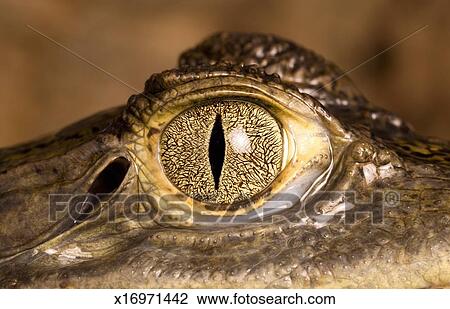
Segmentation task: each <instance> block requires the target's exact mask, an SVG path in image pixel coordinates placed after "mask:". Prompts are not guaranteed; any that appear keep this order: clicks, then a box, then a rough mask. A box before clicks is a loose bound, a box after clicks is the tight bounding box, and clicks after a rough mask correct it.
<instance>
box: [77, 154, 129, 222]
mask: <svg viewBox="0 0 450 309" xmlns="http://www.w3.org/2000/svg"><path fill="white" fill-rule="evenodd" d="M129 168H130V161H128V160H127V159H126V158H124V157H118V158H116V159H114V160H113V161H111V162H110V163H109V164H108V165H107V166H106V167H105V168H104V169H103V170H102V171H101V172H100V173H99V174H98V175H97V178H96V179H95V180H94V182H93V183H92V185H91V187H90V188H89V190H88V194H87V195H86V196H84V197H83V199H82V200H79V201H77V203H76V205H75V207H74V209H73V212H72V218H73V219H74V221H75V223H79V222H82V221H83V220H85V219H86V218H87V217H89V216H90V215H91V214H92V213H93V212H94V210H96V209H97V208H98V206H100V202H101V201H102V199H105V196H101V195H102V194H111V193H114V192H115V191H116V190H117V189H118V188H119V187H120V185H121V184H122V182H123V180H124V179H125V176H126V175H127V172H128V169H129ZM98 195H100V196H98Z"/></svg>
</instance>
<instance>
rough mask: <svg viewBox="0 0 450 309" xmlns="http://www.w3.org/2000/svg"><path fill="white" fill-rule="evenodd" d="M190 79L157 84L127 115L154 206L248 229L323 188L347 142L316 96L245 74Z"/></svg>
mask: <svg viewBox="0 0 450 309" xmlns="http://www.w3.org/2000/svg"><path fill="white" fill-rule="evenodd" d="M227 74H228V73H227ZM169 77H170V75H169ZM195 78H198V80H196V79H195ZM193 79H194V80H191V81H189V80H187V81H183V82H182V83H180V84H177V83H175V82H172V81H170V82H167V83H165V82H161V81H160V80H157V82H155V86H154V87H155V88H157V90H158V91H159V92H158V93H157V95H156V96H155V95H154V94H153V93H150V92H147V93H148V95H147V96H144V95H140V96H136V97H134V98H133V99H132V101H131V102H130V104H129V106H128V109H127V111H126V112H125V114H124V115H125V119H126V121H128V123H129V126H130V128H131V131H132V134H130V136H129V142H128V144H127V145H128V148H129V150H130V156H131V157H133V156H134V157H135V160H134V161H135V162H136V166H137V168H138V177H139V191H140V192H146V193H150V194H151V195H152V197H153V198H154V200H155V202H156V203H155V205H156V206H155V207H158V208H159V209H160V210H162V212H166V210H167V209H169V208H170V205H175V204H176V205H177V206H176V209H177V211H176V212H175V213H179V210H182V211H181V213H186V214H188V216H189V215H192V214H193V216H191V217H192V218H194V221H195V220H197V221H195V223H199V222H203V221H202V220H205V221H204V222H209V223H210V222H211V220H212V221H214V220H216V218H225V217H236V216H238V217H239V218H242V219H243V221H244V222H248V220H249V219H250V218H254V217H255V215H256V216H260V213H261V211H263V212H264V214H267V213H275V212H277V211H280V210H282V209H286V207H291V206H292V205H297V204H298V203H297V202H298V201H299V200H301V199H303V198H305V197H306V196H307V195H309V194H310V193H311V192H314V191H315V190H318V189H319V188H320V187H321V186H323V185H324V184H325V183H326V181H327V179H328V176H329V175H330V172H331V169H332V167H333V158H334V157H335V155H336V154H339V153H340V152H341V151H342V149H344V148H343V147H342V145H343V144H344V143H345V142H343V140H345V138H347V137H345V134H346V133H345V132H344V130H343V129H342V128H341V127H340V125H339V124H338V122H337V121H335V119H333V118H332V117H330V116H329V115H328V114H327V113H326V111H324V110H323V108H322V107H321V105H320V104H319V103H318V102H317V101H315V100H314V99H313V98H312V97H309V96H307V95H302V94H300V93H298V92H294V91H292V90H290V89H286V88H283V87H282V86H280V85H278V84H275V83H266V82H261V81H258V80H256V79H255V78H247V77H245V76H227V77H223V76H222V77H220V76H212V77H208V78H203V79H202V78H200V77H195V76H194V77H193ZM161 86H163V89H162V90H161ZM150 91H155V89H151V90H150ZM149 98H151V99H149ZM152 100H153V102H152ZM133 115H136V116H133ZM127 119H128V120H127ZM177 216H178V215H170V216H167V217H170V220H172V218H176V217H177ZM199 218H200V219H199ZM173 220H174V221H176V220H178V219H173ZM183 220H184V219H183ZM189 224H192V222H190V223H189Z"/></svg>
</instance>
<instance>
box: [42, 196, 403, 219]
mask: <svg viewBox="0 0 450 309" xmlns="http://www.w3.org/2000/svg"><path fill="white" fill-rule="evenodd" d="M248 203H249V206H250V207H249V209H250V210H249V211H248V213H246V214H239V215H233V212H232V211H229V212H228V213H226V214H223V215H211V214H210V213H206V214H205V213H202V212H196V211H194V209H195V207H196V205H195V204H194V205H189V204H188V199H187V198H184V199H183V198H180V196H179V195H166V196H163V197H158V198H156V197H155V196H152V195H151V194H95V195H94V194H51V195H49V221H50V222H58V221H60V220H64V219H66V220H67V219H69V220H72V221H73V222H74V223H81V222H86V221H96V220H99V219H100V218H102V220H103V221H105V223H112V222H115V221H116V220H117V219H118V218H125V219H129V220H136V221H138V222H140V223H141V225H142V226H147V225H152V223H154V222H158V223H165V224H189V225H191V224H202V225H217V224H233V225H236V224H261V223H265V224H269V223H273V222H274V221H278V220H284V221H289V222H292V223H304V222H309V223H312V224H314V225H316V226H317V227H320V226H321V225H325V224H327V223H329V222H331V221H332V220H333V221H335V220H339V221H340V222H342V223H344V224H355V223H356V222H357V221H358V220H359V219H360V218H367V217H369V218H370V219H371V223H372V224H383V218H384V213H385V209H386V208H393V207H397V206H398V205H399V204H400V193H399V192H397V191H374V192H372V193H371V194H369V195H367V194H365V195H364V197H359V196H358V193H357V192H355V191H321V192H319V193H316V194H314V195H312V196H310V197H308V198H307V199H305V200H304V201H302V202H300V201H299V197H298V196H296V195H294V194H290V193H279V194H276V195H275V196H274V197H272V198H271V200H270V201H268V202H267V203H265V204H264V205H263V206H262V207H259V208H254V209H252V208H251V206H252V205H251V203H252V201H251V200H250V199H249V200H248Z"/></svg>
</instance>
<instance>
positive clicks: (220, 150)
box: [209, 114, 225, 190]
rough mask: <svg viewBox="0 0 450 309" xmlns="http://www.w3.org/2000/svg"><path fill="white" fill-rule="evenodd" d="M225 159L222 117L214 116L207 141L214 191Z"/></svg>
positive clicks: (217, 187) (217, 185) (216, 188)
mask: <svg viewBox="0 0 450 309" xmlns="http://www.w3.org/2000/svg"><path fill="white" fill-rule="evenodd" d="M224 159H225V135H224V132H223V126H222V117H221V116H220V114H217V115H216V120H215V121H214V126H213V128H212V130H211V138H210V139H209V164H210V165H211V172H212V175H213V178H214V189H215V190H218V189H219V181H220V174H221V173H222V166H223V161H224Z"/></svg>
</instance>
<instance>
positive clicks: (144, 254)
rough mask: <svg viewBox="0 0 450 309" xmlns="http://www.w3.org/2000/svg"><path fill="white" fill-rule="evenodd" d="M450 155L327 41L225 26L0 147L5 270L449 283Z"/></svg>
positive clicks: (235, 280) (172, 279)
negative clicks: (335, 57) (134, 83)
mask: <svg viewBox="0 0 450 309" xmlns="http://www.w3.org/2000/svg"><path fill="white" fill-rule="evenodd" d="M449 158H450V156H449V147H448V144H447V143H445V142H442V141H438V140H433V139H425V138H423V137H420V136H418V135H417V134H416V133H415V132H414V131H413V130H412V129H411V127H410V126H409V125H407V124H406V123H404V122H403V121H402V120H401V119H400V118H398V117H397V116H395V115H393V114H392V113H389V112H387V111H385V110H383V109H380V108H377V107H374V106H372V105H371V104H370V103H368V102H367V100H366V99H365V98H364V97H363V96H362V95H361V94H360V93H359V92H358V90H357V89H356V88H355V87H354V86H353V85H352V83H351V82H350V81H349V80H348V79H347V78H346V77H344V76H343V74H342V72H341V71H340V70H339V69H338V68H337V67H336V66H335V65H333V64H331V63H330V62H328V61H326V60H324V59H323V58H321V57H320V56H318V55H316V54H315V53H313V52H312V51H309V50H307V49H304V48H302V47H299V46H297V45H295V44H293V43H291V42H289V41H286V40H283V39H280V38H277V37H274V36H270V35H257V34H236V33H221V34H217V35H214V36H212V37H210V38H209V39H207V40H206V41H204V42H203V43H201V44H200V45H199V46H197V47H196V48H194V49H192V50H189V51H187V52H185V53H184V54H183V55H182V56H181V58H180V63H179V67H178V68H177V69H173V70H169V71H165V72H162V73H159V74H154V75H152V76H151V77H150V79H149V80H148V81H147V83H146V85H145V89H144V91H143V92H142V93H140V94H137V95H134V96H132V97H131V98H130V99H129V101H128V104H127V105H126V106H125V107H119V108H116V109H112V110H109V111H106V112H103V113H100V114H97V115H94V116H93V117H90V118H88V119H85V120H83V121H80V122H79V123H76V124H74V125H72V126H70V127H68V128H66V129H64V130H62V131H61V132H59V133H57V134H56V135H54V136H51V137H48V138H46V139H43V140H40V141H37V142H32V143H28V144H24V145H21V146H17V147H12V148H8V149H3V150H1V151H0V240H1V242H0V274H1V276H0V278H1V279H0V284H1V285H2V286H4V287H116V288H117V287H222V288H226V287H245V288H253V287H255V288H258V287H437V286H448V284H449V282H450V255H449V253H450V247H449V244H448V238H449V235H450V229H449V219H450V213H449V210H450V208H449V207H450V204H449V201H450V195H449V194H450V193H449V188H448V183H449V182H448V179H449V165H450V162H449Z"/></svg>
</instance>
